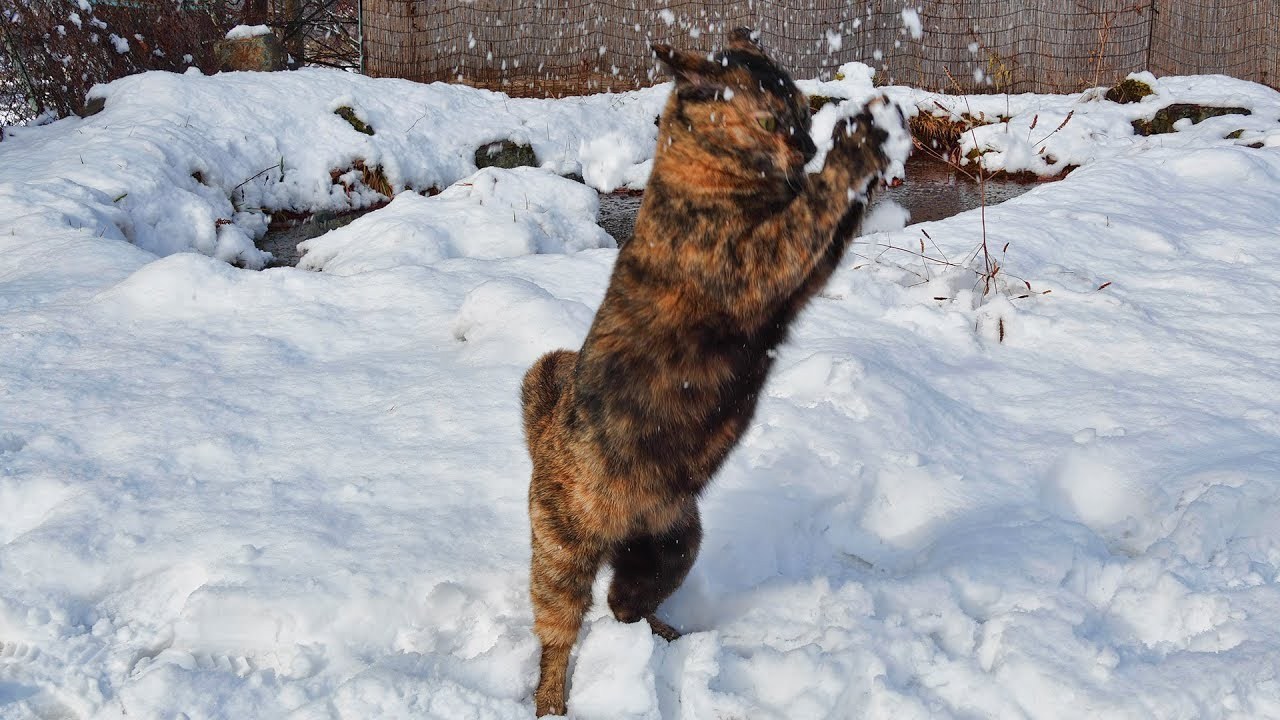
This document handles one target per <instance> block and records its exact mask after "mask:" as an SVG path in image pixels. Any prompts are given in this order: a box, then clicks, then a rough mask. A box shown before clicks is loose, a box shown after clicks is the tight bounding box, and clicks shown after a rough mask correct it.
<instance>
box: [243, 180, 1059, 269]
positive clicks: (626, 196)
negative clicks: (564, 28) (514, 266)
mask: <svg viewBox="0 0 1280 720" xmlns="http://www.w3.org/2000/svg"><path fill="white" fill-rule="evenodd" d="M1037 184H1038V183H1037V182H1027V181H1025V180H1014V179H1009V178H992V179H988V180H987V182H986V204H987V206H988V207H990V206H992V205H998V204H1000V203H1002V202H1004V201H1005V200H1009V199H1010V198H1015V197H1017V196H1019V195H1021V194H1023V193H1025V192H1026V191H1028V190H1030V189H1031V188H1033V187H1035V186H1036V185H1037ZM878 197H879V198H882V199H888V200H893V201H894V202H896V203H898V204H899V205H901V206H903V207H904V208H906V209H907V210H908V211H909V212H910V213H911V222H913V223H917V222H929V221H932V220H941V219H943V218H948V217H951V216H952V215H958V214H960V213H962V212H964V211H966V210H972V209H974V208H976V207H979V206H980V205H982V203H983V196H982V191H981V190H980V189H979V187H978V184H977V183H976V182H974V181H973V180H972V179H970V178H969V177H968V176H966V175H964V174H963V173H961V172H959V171H958V170H956V169H955V168H952V167H951V166H950V165H947V164H946V163H944V162H942V161H940V160H937V159H934V158H930V157H926V156H921V155H914V156H912V157H911V159H909V160H908V161H907V177H906V179H905V180H903V182H902V184H901V185H899V186H898V187H894V188H888V189H886V190H882V191H881V192H880V193H879V195H878ZM643 199H644V195H643V194H641V193H638V192H634V191H621V192H616V193H609V194H607V195H601V196H600V217H599V220H598V221H597V222H598V223H599V224H600V227H602V228H604V230H605V232H607V233H609V235H611V236H613V239H614V240H617V241H618V246H619V247H621V246H623V245H625V244H626V243H627V242H628V241H630V240H631V237H632V236H633V235H634V234H635V228H636V214H637V213H638V212H640V202H641V201H642V200H643ZM371 211H372V209H365V210H355V211H352V212H347V213H341V214H333V213H321V214H318V215H314V216H312V217H310V218H307V219H306V220H303V221H301V222H298V223H297V224H294V225H291V226H289V227H286V228H282V229H278V230H271V231H269V232H268V233H267V234H266V236H265V237H263V239H262V240H261V241H260V242H259V243H258V246H259V247H260V248H261V249H263V250H266V251H267V252H270V253H271V254H272V255H273V256H274V257H275V259H274V260H272V261H271V264H270V265H269V266H268V267H281V266H293V265H297V264H298V260H299V257H300V254H299V253H298V248H297V245H298V243H300V242H302V241H303V240H308V239H310V238H313V237H316V236H318V235H323V234H324V233H326V232H328V231H330V230H333V229H335V228H340V227H342V226H343V225H346V224H347V223H349V222H351V221H352V220H355V219H356V218H358V217H360V216H361V215H364V214H365V213H368V212H371Z"/></svg>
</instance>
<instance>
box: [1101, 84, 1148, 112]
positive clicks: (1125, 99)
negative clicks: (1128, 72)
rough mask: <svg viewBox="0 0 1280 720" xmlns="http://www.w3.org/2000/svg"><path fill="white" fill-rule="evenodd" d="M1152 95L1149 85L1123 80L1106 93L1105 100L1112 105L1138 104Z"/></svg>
mask: <svg viewBox="0 0 1280 720" xmlns="http://www.w3.org/2000/svg"><path fill="white" fill-rule="evenodd" d="M1153 94H1155V90H1152V89H1151V86H1150V85H1148V84H1146V83H1144V82H1142V81H1141V80H1134V79H1133V78H1125V79H1124V80H1121V81H1120V84H1119V85H1116V86H1115V87H1113V88H1111V89H1110V90H1108V91H1107V94H1106V98H1107V99H1108V100H1110V101H1111V102H1113V103H1120V104H1122V105H1125V104H1128V103H1135V102H1138V101H1139V100H1141V99H1142V98H1144V97H1146V96H1148V95H1153Z"/></svg>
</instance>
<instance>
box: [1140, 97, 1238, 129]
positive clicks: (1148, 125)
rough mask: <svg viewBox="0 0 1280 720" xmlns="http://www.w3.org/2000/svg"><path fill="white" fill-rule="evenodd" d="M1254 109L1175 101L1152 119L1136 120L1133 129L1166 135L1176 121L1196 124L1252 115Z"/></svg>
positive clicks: (1160, 110) (1157, 112)
mask: <svg viewBox="0 0 1280 720" xmlns="http://www.w3.org/2000/svg"><path fill="white" fill-rule="evenodd" d="M1252 114H1253V111H1252V110H1249V109H1248V108H1242V107H1213V106H1210V105H1195V104H1193V103H1174V104H1173V105H1170V106H1168V107H1164V108H1160V109H1159V110H1158V111H1156V114H1155V117H1153V118H1151V119H1150V120H1134V121H1133V123H1132V124H1133V131H1134V132H1135V133H1137V134H1138V135H1142V136H1147V135H1164V134H1166V133H1171V132H1173V131H1174V130H1173V125H1174V123H1176V122H1178V121H1179V120H1190V121H1191V123H1192V124H1193V125H1194V124H1196V123H1201V122H1204V121H1205V120H1208V119H1209V118H1212V117H1220V116H1222V115H1252Z"/></svg>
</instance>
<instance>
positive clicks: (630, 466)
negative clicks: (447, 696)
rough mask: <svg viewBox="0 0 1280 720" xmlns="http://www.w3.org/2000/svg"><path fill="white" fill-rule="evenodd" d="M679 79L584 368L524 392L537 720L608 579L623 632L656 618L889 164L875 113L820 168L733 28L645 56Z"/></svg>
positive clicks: (805, 130)
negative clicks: (790, 340)
mask: <svg viewBox="0 0 1280 720" xmlns="http://www.w3.org/2000/svg"><path fill="white" fill-rule="evenodd" d="M653 49H654V51H655V52H656V53H657V54H658V57H659V59H661V60H662V61H664V62H665V63H666V65H667V66H668V67H669V68H670V69H671V71H672V72H673V74H674V75H675V90H674V92H673V93H672V94H671V98H670V100H669V101H668V102H667V106H666V109H665V110H664V111H663V114H662V120H661V123H660V125H659V131H658V148H657V154H656V156H655V158H654V162H653V173H652V175H651V176H650V178H649V182H648V185H647V187H646V189H645V193H644V202H643V204H642V205H641V207H640V214H639V217H637V219H636V229H635V237H634V239H633V240H631V242H629V243H627V244H626V246H625V247H623V248H622V250H621V252H619V254H618V259H617V263H616V265H615V266H614V269H613V275H612V278H611V280H610V282H609V289H608V292H607V293H606V295H605V298H604V302H603V303H602V304H601V305H600V309H599V311H598V312H597V313H596V317H595V322H594V323H593V324H592V326H591V330H590V332H589V333H588V335H587V339H586V342H585V343H584V344H583V346H582V349H581V350H579V351H578V352H572V351H569V350H557V351H555V352H551V353H548V354H546V355H544V356H543V357H542V358H540V359H539V360H538V361H537V362H536V363H535V364H534V365H533V367H531V368H530V369H529V372H528V373H527V374H526V375H525V378H524V384H523V387H522V389H521V401H522V403H523V406H524V424H525V434H526V438H527V441H528V444H529V454H530V455H531V456H532V459H533V477H532V480H531V482H530V486H529V519H530V522H531V524H532V528H533V565H532V576H531V594H532V598H533V608H534V630H535V632H536V633H537V635H538V638H539V640H541V642H542V658H541V676H540V678H539V681H538V688H537V691H536V694H535V696H534V701H535V704H536V710H537V714H538V715H539V716H542V715H547V714H553V713H554V714H559V713H563V712H564V711H565V700H566V691H565V680H566V677H565V675H566V672H567V667H568V662H569V651H570V650H571V649H572V647H573V644H574V642H575V641H576V640H577V637H578V629H579V626H580V624H581V622H582V616H583V614H584V613H585V612H586V610H587V607H588V606H589V604H590V602H591V585H592V582H593V580H594V579H595V576H596V572H597V570H599V568H600V566H601V564H603V563H609V564H610V565H612V566H613V571H614V575H613V581H612V585H611V586H610V588H609V607H610V609H611V610H612V611H613V614H614V616H615V617H617V618H618V619H619V620H621V621H622V622H634V621H637V620H640V619H642V618H643V619H645V620H648V621H649V624H650V625H651V626H652V628H653V631H654V632H655V633H657V634H658V635H661V636H662V637H664V638H666V639H668V640H671V639H674V638H676V637H678V636H679V633H678V632H676V630H675V629H674V628H672V627H671V626H670V625H668V624H667V623H665V622H663V621H661V620H659V619H657V618H656V617H655V616H654V611H655V610H657V608H658V605H659V604H660V603H661V602H662V601H663V600H665V599H666V598H667V597H668V596H669V595H670V594H671V593H672V592H674V591H675V589H676V588H677V587H679V586H680V583H681V582H683V581H684V578H685V575H686V574H687V573H688V571H689V568H690V566H691V565H693V561H694V558H695V557H696V556H697V553H698V546H699V544H700V543H701V539H702V526H701V522H700V520H699V517H698V505H697V498H698V495H699V493H700V492H701V491H702V490H703V488H704V487H706V485H707V483H708V482H709V481H710V480H711V477H712V475H714V474H715V472H716V470H717V469H718V468H719V467H720V465H721V463H722V462H723V461H724V459H725V456H726V455H727V454H728V453H729V451H730V449H732V448H733V446H734V445H735V444H736V443H737V442H738V438H739V437H740V436H741V434H742V432H743V431H744V430H745V429H746V427H747V423H748V422H750V420H751V416H752V414H753V413H754V412H755V407H756V400H757V396H758V393H759V392H760V388H761V385H762V384H763V383H764V380H765V376H766V375H767V374H768V372H769V367H770V365H772V363H773V359H772V358H773V353H772V352H771V351H772V349H773V348H774V347H775V346H776V345H778V344H779V343H781V342H782V341H783V340H784V339H785V337H786V333H787V327H788V325H790V323H791V321H792V320H794V319H795V317H796V314H797V313H798V312H799V311H800V310H801V308H803V307H804V305H805V303H807V302H808V301H809V299H810V298H811V297H812V296H813V295H814V294H815V293H816V292H818V290H819V289H821V288H822V286H823V285H824V284H825V283H826V281H827V278H828V277H829V276H830V275H831V272H832V271H833V270H834V269H835V267H836V265H837V263H838V262H839V261H840V258H841V256H842V255H843V254H844V250H845V246H846V244H847V243H848V241H849V239H850V238H851V237H852V236H853V235H854V233H855V232H856V231H857V229H858V226H859V223H860V222H861V220H862V215H863V212H864V210H865V209H866V202H867V195H868V193H869V192H870V191H871V189H872V186H873V185H876V184H878V182H879V180H880V179H881V177H882V175H883V173H884V171H885V168H886V166H887V165H888V160H887V159H886V157H885V154H884V151H883V149H882V147H881V146H882V145H883V143H884V141H885V139H886V137H887V135H886V133H885V132H884V131H883V130H881V129H878V128H876V127H874V125H873V124H872V121H871V117H870V114H869V112H868V111H867V110H866V109H864V110H863V112H862V114H861V115H859V116H857V117H855V118H852V119H850V120H846V121H842V122H841V123H840V124H839V125H838V126H837V127H836V130H835V132H834V135H833V140H834V143H835V146H834V148H833V149H832V150H831V152H830V153H829V154H828V155H827V158H826V165H825V167H824V168H823V169H822V171H821V172H819V173H816V174H811V175H809V174H806V173H805V170H804V165H805V163H806V162H808V161H809V160H810V159H811V158H812V157H813V155H814V153H815V152H816V148H815V147H814V143H813V141H812V139H811V138H810V136H809V127H810V126H809V107H808V102H807V99H806V98H805V96H804V95H803V94H802V93H801V92H800V91H799V90H797V89H796V86H795V84H794V83H793V82H792V81H791V78H790V77H789V76H788V75H787V73H786V72H785V71H784V70H783V69H782V68H780V67H778V66H777V65H775V64H774V63H773V62H772V61H771V60H770V59H769V58H768V57H767V56H766V55H765V54H764V52H763V51H762V50H761V49H760V48H759V47H758V46H757V45H756V44H755V43H754V42H753V41H752V40H751V37H750V31H747V30H738V31H735V32H734V33H733V34H732V35H731V36H730V39H729V43H728V47H727V49H726V50H724V51H723V52H721V53H718V54H717V55H715V56H714V58H713V59H708V57H707V55H706V54H705V53H698V52H677V51H674V50H672V49H671V48H670V47H668V46H664V45H654V46H653Z"/></svg>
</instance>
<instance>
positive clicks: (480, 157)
mask: <svg viewBox="0 0 1280 720" xmlns="http://www.w3.org/2000/svg"><path fill="white" fill-rule="evenodd" d="M487 167H499V168H504V169H507V170H510V169H511V168H516V167H538V156H537V155H536V154H534V152H533V148H532V147H530V146H528V145H517V144H516V143H514V142H512V141H510V140H503V141H502V142H495V143H489V144H488V145H481V146H480V147H479V148H477V149H476V168H477V169H478V168H487Z"/></svg>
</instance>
